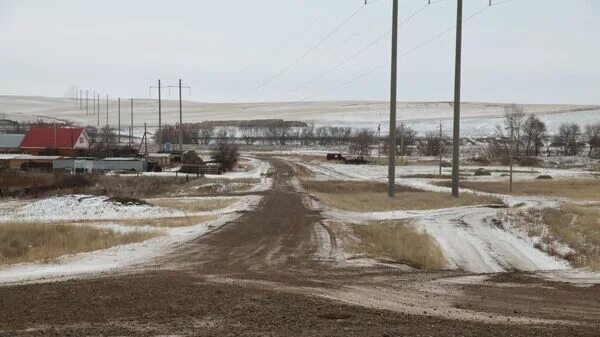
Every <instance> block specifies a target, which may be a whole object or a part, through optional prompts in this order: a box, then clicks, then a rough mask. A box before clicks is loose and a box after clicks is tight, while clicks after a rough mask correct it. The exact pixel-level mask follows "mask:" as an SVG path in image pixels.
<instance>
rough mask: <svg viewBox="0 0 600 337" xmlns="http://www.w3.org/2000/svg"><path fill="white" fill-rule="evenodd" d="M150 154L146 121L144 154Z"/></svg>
mask: <svg viewBox="0 0 600 337" xmlns="http://www.w3.org/2000/svg"><path fill="white" fill-rule="evenodd" d="M147 155H148V134H147V133H146V123H144V156H147Z"/></svg>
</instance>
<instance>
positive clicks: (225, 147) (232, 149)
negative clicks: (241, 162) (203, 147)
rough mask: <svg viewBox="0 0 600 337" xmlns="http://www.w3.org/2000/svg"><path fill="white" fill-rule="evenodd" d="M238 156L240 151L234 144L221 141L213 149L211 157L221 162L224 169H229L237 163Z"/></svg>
mask: <svg viewBox="0 0 600 337" xmlns="http://www.w3.org/2000/svg"><path fill="white" fill-rule="evenodd" d="M239 156H240V153H239V150H238V146H237V145H236V144H233V143H228V142H223V141H221V142H219V143H218V144H217V147H216V148H215V149H214V150H213V152H212V156H211V157H212V158H213V159H214V160H215V161H217V162H219V163H221V165H223V168H224V169H226V170H231V169H233V168H234V167H235V165H236V164H237V161H238V158H239Z"/></svg>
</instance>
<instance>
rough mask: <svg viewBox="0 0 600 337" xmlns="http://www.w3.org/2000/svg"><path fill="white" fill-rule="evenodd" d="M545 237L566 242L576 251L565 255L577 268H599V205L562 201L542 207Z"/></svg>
mask: <svg viewBox="0 0 600 337" xmlns="http://www.w3.org/2000/svg"><path fill="white" fill-rule="evenodd" d="M542 217H543V221H544V224H546V226H547V227H548V231H549V233H548V238H549V239H550V240H551V239H557V240H559V241H560V242H562V243H564V244H567V245H568V246H569V247H571V248H572V249H573V250H574V251H575V252H574V253H573V254H570V255H569V256H567V259H568V260H569V262H571V264H572V265H574V266H576V267H592V268H594V269H596V270H600V207H599V206H597V205H576V204H565V205H563V206H561V207H560V208H559V209H555V208H546V209H544V210H542Z"/></svg>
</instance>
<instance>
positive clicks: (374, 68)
mask: <svg viewBox="0 0 600 337" xmlns="http://www.w3.org/2000/svg"><path fill="white" fill-rule="evenodd" d="M505 1H513V0H505ZM489 7H490V6H486V7H483V8H481V9H480V10H478V11H476V12H475V13H473V14H471V15H469V16H468V17H466V18H464V19H463V21H462V22H463V23H465V22H467V21H469V20H471V19H472V18H474V17H475V16H477V15H479V14H481V13H483V12H484V11H485V10H486V9H488V8H489ZM454 29H456V25H453V26H451V27H449V28H448V29H446V30H444V31H442V32H440V33H438V34H436V35H434V36H433V37H432V38H430V39H428V40H426V41H425V42H423V43H421V44H419V45H417V46H416V47H414V48H412V49H410V50H408V51H407V52H405V53H403V54H401V55H399V56H398V60H400V59H402V58H404V57H407V56H409V55H410V54H412V53H414V52H416V51H417V50H419V49H421V48H423V47H425V46H427V45H429V44H431V43H433V42H434V41H436V40H437V39H439V38H441V37H443V36H444V35H446V34H448V33H450V32H451V31H453V30H454ZM385 66H387V63H381V64H379V65H377V66H375V67H373V68H371V69H370V70H368V71H367V72H364V73H362V74H360V75H358V76H356V77H353V78H351V79H350V80H348V81H345V82H343V83H342V84H339V85H337V86H334V87H332V88H329V89H326V90H324V91H321V92H318V93H315V94H312V95H310V96H307V97H305V98H303V99H301V101H303V102H304V101H309V100H312V99H314V98H315V97H318V96H322V95H326V94H329V93H331V92H334V91H336V90H338V89H340V88H343V87H345V86H347V85H350V84H351V83H353V82H356V81H358V80H360V79H362V78H364V77H366V76H368V75H371V74H372V73H374V72H375V71H377V70H379V69H380V68H382V67H385Z"/></svg>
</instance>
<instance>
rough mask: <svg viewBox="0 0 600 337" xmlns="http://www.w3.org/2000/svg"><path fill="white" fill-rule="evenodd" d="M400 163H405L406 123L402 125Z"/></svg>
mask: <svg viewBox="0 0 600 337" xmlns="http://www.w3.org/2000/svg"><path fill="white" fill-rule="evenodd" d="M400 154H401V157H400V163H401V165H402V163H404V123H400Z"/></svg>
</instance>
